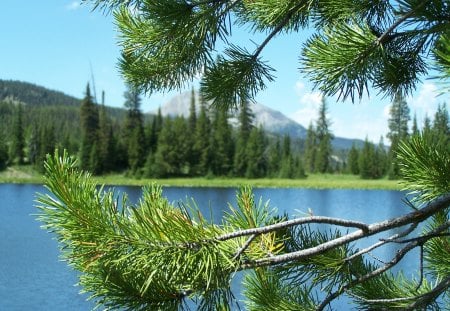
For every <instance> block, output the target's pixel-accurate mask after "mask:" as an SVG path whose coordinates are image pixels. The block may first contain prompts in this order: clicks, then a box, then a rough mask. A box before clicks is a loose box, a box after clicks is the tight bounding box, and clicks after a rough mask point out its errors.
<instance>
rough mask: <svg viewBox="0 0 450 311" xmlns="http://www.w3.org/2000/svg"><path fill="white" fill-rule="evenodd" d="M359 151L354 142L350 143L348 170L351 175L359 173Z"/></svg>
mask: <svg viewBox="0 0 450 311" xmlns="http://www.w3.org/2000/svg"><path fill="white" fill-rule="evenodd" d="M358 159H359V152H358V149H356V146H355V144H352V148H351V149H350V151H349V153H348V160H347V162H348V170H349V171H350V173H352V174H353V175H358V174H359V161H358Z"/></svg>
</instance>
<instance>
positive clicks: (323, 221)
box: [216, 216, 369, 241]
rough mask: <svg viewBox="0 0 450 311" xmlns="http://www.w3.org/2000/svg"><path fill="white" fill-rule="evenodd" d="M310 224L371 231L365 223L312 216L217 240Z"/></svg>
mask: <svg viewBox="0 0 450 311" xmlns="http://www.w3.org/2000/svg"><path fill="white" fill-rule="evenodd" d="M309 223H315V224H329V225H337V226H342V227H355V228H360V229H361V230H362V231H364V232H368V230H369V227H368V225H366V224H365V223H362V222H359V221H352V220H347V219H340V218H332V217H325V216H310V217H302V218H296V219H292V220H287V221H283V222H280V223H276V224H273V225H269V226H264V227H258V228H251V229H245V230H239V231H234V232H231V233H227V234H224V235H221V236H218V237H217V238H216V240H218V241H226V240H229V239H234V238H238V237H242V236H247V235H254V234H256V235H260V234H264V233H269V232H273V231H277V230H280V229H284V228H288V227H292V226H297V225H303V224H309Z"/></svg>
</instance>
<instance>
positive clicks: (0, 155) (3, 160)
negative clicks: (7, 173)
mask: <svg viewBox="0 0 450 311" xmlns="http://www.w3.org/2000/svg"><path fill="white" fill-rule="evenodd" d="M8 159H9V157H8V148H7V146H6V144H5V137H4V135H3V133H1V132H0V171H3V170H5V169H6V165H7V164H8Z"/></svg>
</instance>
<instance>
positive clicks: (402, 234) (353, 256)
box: [345, 223, 418, 262]
mask: <svg viewBox="0 0 450 311" xmlns="http://www.w3.org/2000/svg"><path fill="white" fill-rule="evenodd" d="M417 226H418V223H413V224H412V225H411V226H409V227H408V229H406V230H404V231H403V232H400V233H396V234H394V235H393V236H391V237H389V238H387V239H383V240H380V241H379V242H377V243H375V244H373V245H371V246H369V247H367V248H364V249H362V250H360V251H358V252H357V253H355V254H353V255H351V256H349V257H347V258H346V259H345V261H347V262H350V261H352V260H353V259H355V258H356V257H359V256H361V255H364V254H366V253H368V252H371V251H373V250H374V249H376V248H379V247H381V246H383V245H384V244H386V243H389V242H391V241H393V240H395V239H398V238H401V237H404V236H407V235H408V234H410V233H411V232H413V231H414V230H415V229H416V228H417Z"/></svg>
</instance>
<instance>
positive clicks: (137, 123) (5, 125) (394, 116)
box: [0, 80, 450, 178]
mask: <svg viewBox="0 0 450 311" xmlns="http://www.w3.org/2000/svg"><path fill="white" fill-rule="evenodd" d="M0 82H1V80H0ZM10 84H11V83H10ZM12 85H13V86H14V88H13V89H14V92H15V93H11V89H10V91H9V92H8V93H7V94H6V91H5V89H6V88H5V87H2V84H0V92H3V93H1V94H0V95H1V97H0V99H2V98H3V99H2V100H1V101H0V169H5V168H6V167H7V166H9V165H13V164H29V165H33V166H35V167H36V168H37V169H38V170H42V167H43V161H44V159H45V156H46V154H48V153H53V151H54V149H55V148H59V149H67V150H68V151H69V153H70V154H73V155H76V156H77V157H78V160H79V162H78V163H79V165H80V167H81V168H82V169H86V170H89V171H91V172H92V173H94V174H97V175H101V174H107V173H113V172H126V173H127V175H129V176H134V177H145V178H151V177H155V178H167V177H196V176H208V177H213V176H221V177H223V176H224V177H247V178H263V177H269V178H305V177H306V176H307V174H308V173H350V174H355V175H360V176H361V177H362V178H382V177H384V176H386V175H388V176H389V177H390V178H398V177H400V172H399V167H398V164H397V161H396V157H395V154H396V149H397V148H398V145H399V142H400V141H402V140H404V139H408V138H409V137H410V136H411V135H414V134H415V133H418V132H419V128H421V130H422V131H424V132H428V133H430V135H433V136H435V137H440V138H443V139H446V140H447V141H448V140H449V137H450V125H449V114H448V111H447V107H446V104H445V103H443V104H440V105H439V107H438V110H437V112H436V114H435V115H434V116H433V118H432V119H431V118H429V117H427V118H425V121H424V124H423V125H422V126H420V127H419V126H418V124H417V120H416V117H415V116H414V117H413V120H412V128H411V129H409V128H408V122H409V121H410V111H409V108H408V105H407V103H406V101H405V100H404V99H403V98H402V97H401V96H397V97H395V99H394V101H393V103H392V105H391V111H390V118H389V124H388V126H389V133H388V137H387V138H388V139H389V141H390V143H391V144H390V148H388V147H386V145H385V143H384V141H383V138H381V139H380V142H378V143H376V144H374V143H373V142H370V141H368V140H367V139H366V140H365V142H364V145H363V147H362V148H357V147H356V146H355V145H353V146H352V148H351V149H350V150H333V148H332V144H331V142H332V140H333V133H332V132H331V130H330V121H329V120H328V119H327V104H326V101H325V100H323V101H322V103H321V105H320V107H319V114H318V117H317V119H316V120H312V121H311V123H310V125H309V127H308V130H307V135H306V137H305V139H295V140H294V139H291V137H289V136H277V135H274V134H273V133H266V132H265V131H264V129H263V128H262V127H258V126H255V125H254V122H253V120H254V116H253V114H252V112H251V110H250V108H249V106H248V105H246V104H244V105H243V106H242V107H240V109H239V111H238V112H237V114H238V125H237V126H236V127H233V126H232V125H231V124H230V122H229V119H230V117H231V116H230V112H229V111H226V110H221V109H211V108H210V107H209V105H208V103H206V102H205V101H203V100H202V98H201V96H200V97H199V99H196V96H195V93H194V90H192V92H191V103H190V113H189V117H187V118H184V117H181V116H179V117H163V116H162V115H161V111H160V110H159V111H158V113H157V114H156V115H146V114H143V113H142V111H141V101H142V99H141V95H140V93H139V92H138V91H136V90H133V89H132V88H129V89H128V90H127V91H126V92H125V94H124V108H125V109H119V108H110V107H107V106H105V103H104V94H102V99H101V102H100V103H97V101H96V99H95V98H94V97H93V96H92V93H91V90H90V87H89V85H88V86H87V87H86V92H85V96H84V98H83V99H82V100H81V101H78V103H77V102H76V101H75V99H74V98H71V97H68V96H67V95H65V94H63V93H59V92H55V93H52V91H48V90H47V93H48V94H47V95H45V96H44V95H42V89H41V90H39V88H40V87H37V86H34V85H31V87H30V85H29V84H23V83H22V84H21V82H19V83H13V84H12ZM21 88H22V89H21ZM44 90H46V89H44ZM33 93H34V94H35V95H36V97H37V99H36V98H34V99H33V100H31V99H30V98H33ZM15 94H21V95H20V96H16V95H15ZM46 98H48V100H49V102H48V103H47V104H43V101H44V102H45V100H46ZM72 99H73V100H72ZM196 100H199V101H200V103H196ZM197 110H198V111H197Z"/></svg>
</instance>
